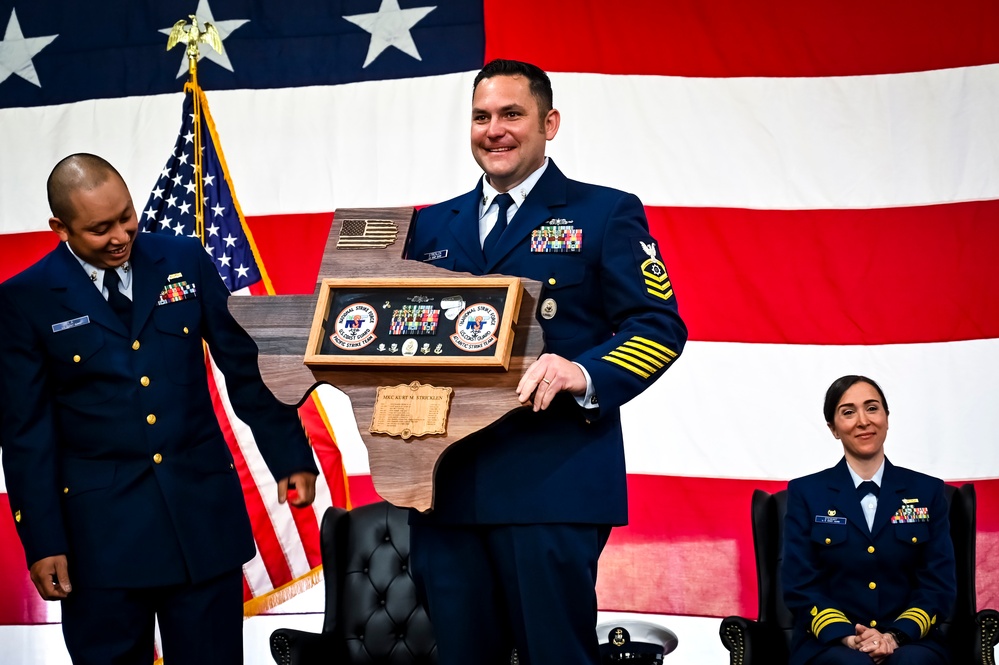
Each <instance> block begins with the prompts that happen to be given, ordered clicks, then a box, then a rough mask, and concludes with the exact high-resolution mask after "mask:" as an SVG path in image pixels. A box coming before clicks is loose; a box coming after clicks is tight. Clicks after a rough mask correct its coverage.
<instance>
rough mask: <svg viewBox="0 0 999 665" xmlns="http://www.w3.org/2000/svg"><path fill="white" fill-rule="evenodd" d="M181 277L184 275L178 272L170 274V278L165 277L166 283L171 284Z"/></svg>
mask: <svg viewBox="0 0 999 665" xmlns="http://www.w3.org/2000/svg"><path fill="white" fill-rule="evenodd" d="M183 276H184V273H180V272H175V273H171V274H170V276H169V277H167V281H168V282H172V281H173V280H175V279H180V278H181V277H183Z"/></svg>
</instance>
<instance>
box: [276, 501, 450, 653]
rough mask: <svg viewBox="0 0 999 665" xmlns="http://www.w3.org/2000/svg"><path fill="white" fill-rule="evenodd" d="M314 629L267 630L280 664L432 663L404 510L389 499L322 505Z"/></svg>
mask: <svg viewBox="0 0 999 665" xmlns="http://www.w3.org/2000/svg"><path fill="white" fill-rule="evenodd" d="M320 541H321V548H322V559H323V574H324V577H325V584H326V609H325V617H324V620H323V630H322V632H321V633H318V634H317V633H308V632H304V631H300V630H292V629H289V628H281V629H278V630H276V631H274V632H273V633H272V634H271V655H272V656H274V660H275V661H276V662H277V663H279V665H308V664H310V663H323V664H324V665H333V664H341V663H342V664H344V665H348V664H349V665H361V664H364V665H369V664H370V665H435V664H436V662H437V644H436V641H435V639H434V633H433V628H432V626H431V625H430V619H429V618H428V617H427V613H426V611H425V610H424V609H423V607H422V606H421V605H420V603H419V601H418V599H417V595H416V585H415V584H414V583H413V578H412V576H411V575H410V572H409V524H408V522H407V513H406V511H405V510H403V509H401V508H396V507H395V506H392V505H390V504H388V503H385V502H381V503H375V504H371V505H367V506H361V507H359V508H355V509H354V510H351V511H346V510H343V509H342V508H329V509H328V510H327V511H326V514H325V515H324V516H323V523H322V526H321V528H320Z"/></svg>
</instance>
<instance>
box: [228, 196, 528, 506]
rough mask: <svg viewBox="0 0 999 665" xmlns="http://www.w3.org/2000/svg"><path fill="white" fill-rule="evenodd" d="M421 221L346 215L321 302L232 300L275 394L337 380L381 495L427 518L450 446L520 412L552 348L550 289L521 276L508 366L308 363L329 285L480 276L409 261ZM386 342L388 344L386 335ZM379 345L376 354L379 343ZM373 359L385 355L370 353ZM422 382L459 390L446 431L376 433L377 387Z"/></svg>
mask: <svg viewBox="0 0 999 665" xmlns="http://www.w3.org/2000/svg"><path fill="white" fill-rule="evenodd" d="M413 218H414V210H413V209H412V208H350V209H343V208H341V209H338V210H337V211H336V213H335V215H334V218H333V224H332V226H331V229H330V235H329V238H328V240H327V242H326V248H325V251H324V253H323V260H322V265H321V267H320V269H319V276H318V280H317V283H316V290H315V293H314V294H313V295H309V296H256V297H249V298H230V299H229V309H230V311H231V312H232V313H233V316H235V317H236V319H237V320H238V321H239V322H240V323H241V324H242V326H243V327H244V328H245V329H246V331H247V332H248V333H249V334H250V336H251V337H253V339H254V341H256V343H257V346H258V348H259V352H260V356H259V364H260V372H261V375H262V376H263V378H264V382H265V383H266V384H267V386H268V387H269V388H270V389H271V391H273V392H274V394H275V395H276V396H277V397H278V398H279V399H281V400H282V401H284V402H289V403H301V402H302V400H303V399H304V397H303V396H307V395H308V393H309V392H310V391H311V390H312V389H313V388H314V387H315V386H316V385H317V384H319V383H329V384H331V385H333V386H334V387H336V388H338V389H339V390H341V391H343V392H344V393H346V395H347V396H348V397H349V398H350V401H351V405H352V407H353V411H354V417H355V420H356V427H357V428H358V430H359V433H360V435H361V439H362V441H363V442H364V445H365V446H366V447H367V450H368V462H369V466H370V469H371V479H372V482H373V484H374V488H375V491H376V492H378V494H379V495H380V496H381V497H382V498H384V499H385V500H387V501H389V502H390V503H393V504H395V505H397V506H403V507H412V508H416V509H417V510H421V511H428V510H431V509H432V508H433V500H434V473H435V471H436V469H437V465H438V462H439V460H440V458H441V456H442V455H443V454H444V453H445V452H446V451H447V449H448V448H449V447H450V446H452V445H454V444H455V443H457V442H458V441H460V440H461V439H463V438H465V437H466V436H468V435H469V434H472V433H473V432H476V431H478V430H480V429H483V428H485V427H488V426H489V425H490V424H492V423H494V422H496V421H498V420H500V419H502V418H503V417H504V416H506V415H507V414H508V413H510V412H511V411H513V410H515V409H518V408H525V407H522V406H521V405H520V403H519V401H518V399H517V394H516V387H517V384H518V383H519V382H520V378H521V377H522V376H523V374H524V372H525V371H526V370H527V368H528V366H529V365H530V364H531V363H532V362H533V361H534V360H535V359H536V358H537V357H538V356H539V355H540V354H541V350H542V346H543V343H544V341H543V336H542V331H541V327H540V325H539V324H538V322H537V319H536V318H535V311H536V309H537V302H538V297H539V294H540V291H541V285H540V284H539V283H538V282H535V281H532V280H527V279H521V280H520V283H521V287H522V292H521V294H520V305H519V309H518V312H517V313H516V316H515V317H513V318H514V319H515V321H514V322H513V323H512V326H511V328H510V331H511V332H512V343H511V347H510V356H509V362H508V369H505V370H504V369H503V368H502V367H477V366H469V365H463V364H458V363H453V364H452V363H441V364H437V365H433V366H404V365H398V366H396V365H392V366H387V367H380V366H372V365H370V364H363V363H361V364H358V365H356V366H351V365H331V366H321V365H315V364H313V365H312V366H311V367H308V366H306V364H305V362H304V361H305V356H306V354H307V352H311V351H313V350H314V349H310V347H309V344H310V338H312V343H313V344H315V338H316V334H315V329H314V328H315V325H316V320H317V318H318V317H317V305H318V303H319V299H320V296H321V295H322V293H323V281H324V280H376V281H377V280H382V281H383V280H385V279H397V280H399V282H400V283H405V280H408V279H410V278H425V279H428V280H434V281H435V282H436V281H437V280H441V281H445V282H446V281H447V280H462V279H475V278H476V277H475V276H473V275H470V274H468V273H457V272H451V271H447V270H443V269H441V268H436V267H434V266H431V265H429V264H425V263H421V262H417V261H409V260H406V259H404V258H403V256H404V252H405V242H406V238H407V236H408V233H409V229H410V225H411V222H412V220H413ZM393 228H394V232H393ZM386 243H388V244H386ZM380 245H385V246H380ZM454 292H455V293H461V289H459V288H456V289H455V290H454ZM448 323H450V321H449V322H448ZM325 332H327V331H324V333H325ZM381 339H382V340H383V341H386V342H387V340H388V338H387V337H384V336H383V337H382V338H381ZM378 343H382V342H378ZM433 346H434V347H435V346H436V344H435V345H433ZM373 348H374V349H377V344H376V345H375V346H374V347H373ZM366 352H371V353H375V352H376V351H373V350H372V349H367V348H366ZM414 381H418V382H420V383H421V384H430V385H433V386H438V387H449V388H451V389H452V390H453V395H452V397H451V403H450V409H449V412H448V415H447V432H446V434H432V435H426V436H422V437H416V438H409V439H406V440H404V439H402V438H401V437H394V436H389V435H385V434H373V433H371V432H370V431H369V426H370V425H371V422H372V415H373V409H374V405H375V396H376V394H377V391H378V388H379V387H382V388H384V387H388V386H397V385H399V384H410V383H412V382H414ZM331 425H332V426H333V429H334V432H336V430H337V429H341V428H343V427H346V426H349V427H354V426H355V425H354V423H337V422H333V423H331Z"/></svg>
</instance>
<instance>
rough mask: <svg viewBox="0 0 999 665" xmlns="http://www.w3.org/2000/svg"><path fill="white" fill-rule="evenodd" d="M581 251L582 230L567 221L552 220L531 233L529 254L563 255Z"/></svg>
mask: <svg viewBox="0 0 999 665" xmlns="http://www.w3.org/2000/svg"><path fill="white" fill-rule="evenodd" d="M582 250H583V230H582V229H577V228H576V227H575V226H573V222H571V221H569V220H567V219H552V220H549V221H548V222H547V223H545V224H542V225H541V226H539V227H538V228H536V229H534V230H533V231H531V252H532V253H535V254H537V253H542V254H551V253H555V254H564V253H567V252H581V251H582Z"/></svg>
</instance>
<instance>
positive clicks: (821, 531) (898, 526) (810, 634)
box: [781, 375, 957, 665]
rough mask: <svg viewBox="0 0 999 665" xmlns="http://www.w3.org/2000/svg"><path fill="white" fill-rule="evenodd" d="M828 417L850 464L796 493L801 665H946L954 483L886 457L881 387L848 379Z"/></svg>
mask: <svg viewBox="0 0 999 665" xmlns="http://www.w3.org/2000/svg"><path fill="white" fill-rule="evenodd" d="M823 411H824V415H825V418H826V422H827V424H828V426H829V429H830V431H831V432H832V433H833V436H835V437H836V438H837V439H839V440H840V441H841V442H842V444H843V452H844V457H843V459H842V460H840V462H839V464H837V465H836V466H834V467H832V468H830V469H826V470H824V471H820V472H819V473H815V474H812V475H810V476H805V477H804V478H798V479H795V480H792V481H791V482H790V483H789V484H788V488H787V516H786V518H785V523H784V559H783V564H782V566H781V575H782V581H783V585H784V599H785V602H786V604H787V606H788V608H789V609H790V610H791V612H792V614H793V615H794V636H793V640H792V644H791V659H790V662H791V665H804V664H806V663H808V664H810V665H871V664H872V663H884V665H946V664H947V663H949V662H950V657H949V653H948V649H947V646H946V644H945V642H944V640H943V637H942V636H941V634H940V631H939V630H938V629H937V623H938V621H942V620H943V619H945V618H947V616H948V615H949V613H950V611H951V609H952V606H953V604H954V598H955V595H956V586H957V583H956V581H955V572H954V546H953V542H952V541H951V537H950V521H949V518H948V503H947V498H946V496H945V495H944V484H943V481H941V480H939V479H937V478H933V477H931V476H927V475H925V474H922V473H918V472H916V471H910V470H909V469H904V468H902V467H898V466H895V465H893V464H892V463H891V462H890V461H888V458H887V457H885V453H884V442H885V438H886V436H887V434H888V402H887V400H886V399H885V396H884V393H883V392H882V390H881V387H880V386H878V385H877V384H876V383H875V382H874V381H872V380H871V379H868V378H867V377H863V376H858V375H849V376H844V377H841V378H839V379H837V380H836V381H835V382H833V384H832V385H831V386H830V387H829V390H828V392H827V394H826V400H825V405H824V408H823Z"/></svg>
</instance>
